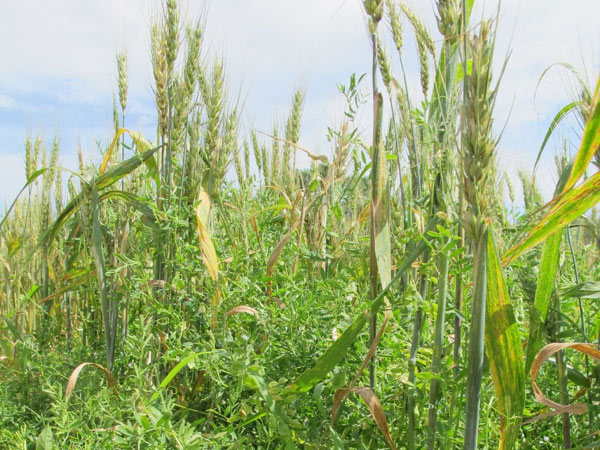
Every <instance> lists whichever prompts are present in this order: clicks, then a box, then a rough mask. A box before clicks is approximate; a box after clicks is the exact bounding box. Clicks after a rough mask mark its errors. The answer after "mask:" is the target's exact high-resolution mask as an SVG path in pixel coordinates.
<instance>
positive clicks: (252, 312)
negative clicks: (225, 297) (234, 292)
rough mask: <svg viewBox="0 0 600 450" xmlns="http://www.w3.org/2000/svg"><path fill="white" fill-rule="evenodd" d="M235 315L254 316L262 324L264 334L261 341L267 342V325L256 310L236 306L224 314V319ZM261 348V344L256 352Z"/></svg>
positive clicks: (245, 306) (250, 307)
mask: <svg viewBox="0 0 600 450" xmlns="http://www.w3.org/2000/svg"><path fill="white" fill-rule="evenodd" d="M236 314H250V315H251V316H254V317H256V318H257V319H259V320H260V322H261V323H262V325H263V327H264V328H265V334H264V335H263V341H264V342H266V341H267V340H268V336H267V331H266V330H267V324H266V323H265V321H264V319H263V318H262V316H261V315H260V313H259V312H258V311H257V310H256V309H254V308H253V307H252V306H248V305H240V306H236V307H235V308H232V309H230V310H229V311H227V312H226V313H225V318H227V317H231V316H234V315H236ZM261 347H262V344H261V346H259V348H258V350H257V351H258V352H260V350H261Z"/></svg>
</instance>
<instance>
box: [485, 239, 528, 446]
mask: <svg viewBox="0 0 600 450" xmlns="http://www.w3.org/2000/svg"><path fill="white" fill-rule="evenodd" d="M485 346H486V350H487V354H488V357H489V359H490V368H491V372H492V379H493V381H494V388H495V391H496V397H497V399H498V411H499V413H500V446H499V448H500V449H512V448H513V447H514V445H515V441H516V439H517V437H518V434H519V426H520V423H521V416H522V414H523V408H524V406H525V368H524V366H523V345H522V343H521V337H520V334H519V325H518V323H517V321H516V318H515V313H514V309H513V306H512V304H511V302H510V298H509V295H508V289H507V288H506V284H505V283H504V276H503V275H502V266H501V265H500V258H499V256H498V252H497V250H496V246H495V244H494V236H493V231H492V229H491V228H490V229H489V230H488V238H487V301H486V320H485Z"/></svg>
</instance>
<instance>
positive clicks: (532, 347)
mask: <svg viewBox="0 0 600 450" xmlns="http://www.w3.org/2000/svg"><path fill="white" fill-rule="evenodd" d="M571 172H572V164H568V165H567V166H566V167H564V168H563V170H562V173H561V174H560V178H559V180H558V183H557V184H556V189H555V190H554V196H557V195H559V194H560V193H561V192H563V191H564V188H565V183H566V182H567V179H568V177H569V175H570V173H571ZM561 241H562V228H561V229H560V230H559V231H557V232H556V233H554V234H552V235H551V236H549V237H548V238H547V239H546V241H545V242H544V247H543V248H542V255H541V258H540V268H539V272H538V278H537V283H536V288H535V298H534V301H533V307H534V309H533V310H531V314H530V317H529V337H528V339H527V357H526V362H525V371H526V372H527V371H529V369H530V368H531V363H532V362H533V358H534V357H535V355H536V354H537V352H538V350H539V349H540V347H541V345H542V342H541V341H542V324H543V323H544V322H545V321H546V314H547V313H548V305H549V304H550V296H551V295H552V292H553V290H554V280H555V278H556V274H557V272H558V262H559V258H560V244H561Z"/></svg>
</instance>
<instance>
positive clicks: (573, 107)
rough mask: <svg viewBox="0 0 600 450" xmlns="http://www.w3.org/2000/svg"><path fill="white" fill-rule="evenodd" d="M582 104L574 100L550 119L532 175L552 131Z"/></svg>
mask: <svg viewBox="0 0 600 450" xmlns="http://www.w3.org/2000/svg"><path fill="white" fill-rule="evenodd" d="M582 103H583V102H582V101H581V100H576V101H574V102H571V103H569V104H568V105H566V106H563V107H562V108H561V110H560V111H559V112H558V113H556V116H554V119H552V122H551V123H550V126H549V127H548V131H546V135H545V136H544V140H543V141H542V145H541V146H540V149H539V150H538V154H537V157H536V158H535V164H534V165H533V173H534V174H535V170H536V169H537V165H538V164H539V162H540V158H541V157H542V153H543V152H544V149H545V148H546V144H547V143H548V140H549V139H550V136H552V133H553V132H554V129H555V128H556V127H557V126H558V125H559V124H560V123H561V122H562V120H563V119H564V118H565V117H567V116H568V115H569V113H571V112H572V111H576V110H577V107H579V106H581V104H582Z"/></svg>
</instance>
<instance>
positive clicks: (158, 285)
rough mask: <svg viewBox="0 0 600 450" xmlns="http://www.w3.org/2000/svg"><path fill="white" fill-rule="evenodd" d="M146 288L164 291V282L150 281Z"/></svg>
mask: <svg viewBox="0 0 600 450" xmlns="http://www.w3.org/2000/svg"><path fill="white" fill-rule="evenodd" d="M148 287H151V288H160V289H164V287H165V280H150V281H148Z"/></svg>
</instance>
